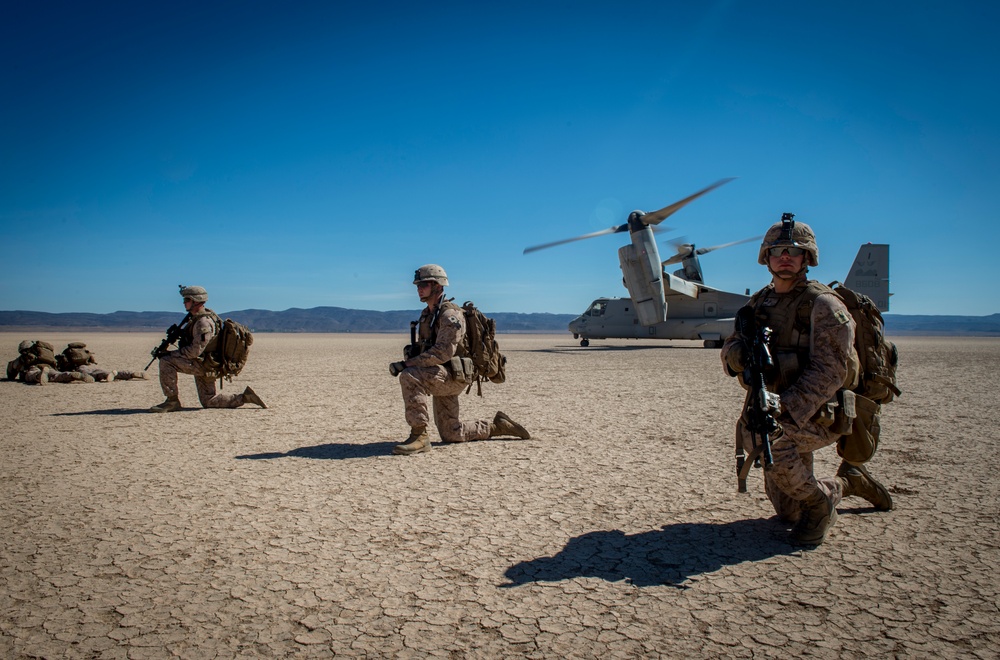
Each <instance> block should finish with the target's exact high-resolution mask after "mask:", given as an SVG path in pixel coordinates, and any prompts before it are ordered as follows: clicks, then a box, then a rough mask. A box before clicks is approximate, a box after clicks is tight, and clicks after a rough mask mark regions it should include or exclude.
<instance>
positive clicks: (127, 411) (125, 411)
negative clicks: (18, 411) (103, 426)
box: [51, 408, 183, 417]
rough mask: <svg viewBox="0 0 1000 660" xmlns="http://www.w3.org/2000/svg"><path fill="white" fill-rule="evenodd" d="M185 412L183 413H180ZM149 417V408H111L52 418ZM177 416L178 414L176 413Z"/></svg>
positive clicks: (53, 415) (57, 415)
mask: <svg viewBox="0 0 1000 660" xmlns="http://www.w3.org/2000/svg"><path fill="white" fill-rule="evenodd" d="M179 412H183V411H179ZM139 413H142V414H144V415H148V414H150V413H149V408H109V409H107V410H80V411H78V412H60V413H52V414H51V416H52V417H77V416H79V415H138V414H139ZM174 414H176V413H174Z"/></svg>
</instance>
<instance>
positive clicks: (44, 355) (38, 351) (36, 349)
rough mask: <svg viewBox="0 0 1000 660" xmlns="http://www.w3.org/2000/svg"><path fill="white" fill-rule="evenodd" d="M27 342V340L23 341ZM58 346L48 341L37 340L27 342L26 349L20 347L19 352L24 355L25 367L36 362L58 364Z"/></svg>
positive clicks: (52, 365) (49, 364) (51, 365)
mask: <svg viewBox="0 0 1000 660" xmlns="http://www.w3.org/2000/svg"><path fill="white" fill-rule="evenodd" d="M21 343H22V344H25V343H26V342H21ZM55 351H56V348H55V346H53V345H52V344H50V343H49V342H47V341H42V340H40V339H39V340H36V341H33V342H31V343H30V344H27V345H26V346H25V349H24V350H23V351H22V350H21V348H20V347H18V352H19V353H20V354H21V355H22V356H23V358H24V359H23V360H22V364H23V365H24V366H25V367H29V366H31V365H35V364H46V365H48V366H50V367H55V366H57V363H56V352H55Z"/></svg>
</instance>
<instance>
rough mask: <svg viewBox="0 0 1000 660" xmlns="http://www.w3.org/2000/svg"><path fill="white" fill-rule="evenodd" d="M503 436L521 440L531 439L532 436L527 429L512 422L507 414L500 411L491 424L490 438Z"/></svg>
mask: <svg viewBox="0 0 1000 660" xmlns="http://www.w3.org/2000/svg"><path fill="white" fill-rule="evenodd" d="M502 435H512V436H514V437H515V438H520V439H521V440H530V439H531V434H530V433H528V430H527V429H526V428H524V427H523V426H521V425H520V424H518V423H517V422H515V421H514V420H512V419H511V418H510V417H508V416H507V414H506V413H504V412H501V411H499V410H498V411H497V414H496V415H495V416H494V417H493V421H492V422H491V423H490V436H489V437H491V438H496V437H499V436H502Z"/></svg>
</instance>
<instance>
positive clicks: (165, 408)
mask: <svg viewBox="0 0 1000 660" xmlns="http://www.w3.org/2000/svg"><path fill="white" fill-rule="evenodd" d="M180 409H181V401H180V399H176V398H171V397H169V396H168V397H167V400H166V401H164V402H163V403H161V404H159V405H156V406H153V407H152V408H150V409H149V412H155V413H165V412H177V411H178V410H180Z"/></svg>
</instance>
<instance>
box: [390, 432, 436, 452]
mask: <svg viewBox="0 0 1000 660" xmlns="http://www.w3.org/2000/svg"><path fill="white" fill-rule="evenodd" d="M430 450H431V438H430V436H429V435H427V427H426V426H423V427H420V428H412V429H410V437H409V438H407V439H406V440H405V441H404V442H403V444H401V445H396V446H395V447H393V448H392V453H393V454H396V455H398V456H409V455H410V454H419V453H421V452H425V451H430Z"/></svg>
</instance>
